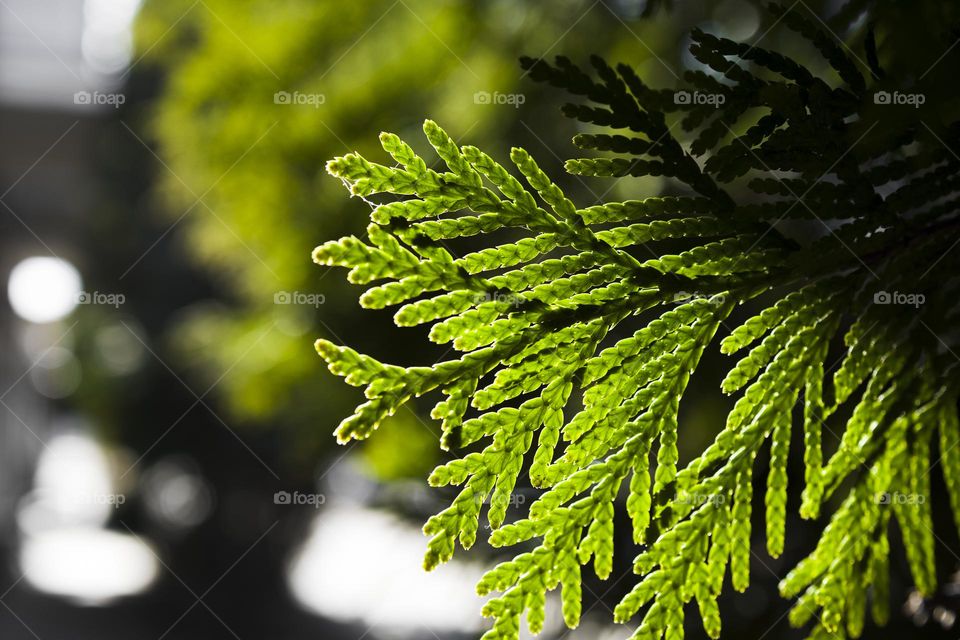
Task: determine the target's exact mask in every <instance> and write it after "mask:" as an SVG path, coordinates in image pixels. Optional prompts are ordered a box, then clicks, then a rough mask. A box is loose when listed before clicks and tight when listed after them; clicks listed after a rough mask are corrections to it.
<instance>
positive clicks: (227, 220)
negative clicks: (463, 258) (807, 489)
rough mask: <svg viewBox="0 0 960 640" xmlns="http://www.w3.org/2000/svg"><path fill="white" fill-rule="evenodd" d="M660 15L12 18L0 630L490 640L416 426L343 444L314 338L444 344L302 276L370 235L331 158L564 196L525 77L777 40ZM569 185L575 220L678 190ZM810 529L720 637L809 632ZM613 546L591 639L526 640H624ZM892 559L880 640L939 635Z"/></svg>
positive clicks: (209, 12) (262, 11)
mask: <svg viewBox="0 0 960 640" xmlns="http://www.w3.org/2000/svg"><path fill="white" fill-rule="evenodd" d="M652 1H653V0H651V2H652ZM658 4H663V3H658ZM673 5H674V6H672V7H669V8H667V7H657V6H649V7H648V6H647V3H646V2H642V1H640V0H593V1H590V0H555V1H553V2H550V3H544V2H536V1H535V0H482V1H481V0H473V1H467V0H460V1H454V0H443V1H441V0H365V1H364V2H340V1H335V0H232V1H227V0H0V140H2V141H3V145H2V148H0V205H2V206H0V244H2V250H0V277H2V278H3V280H4V281H5V282H6V286H5V287H3V291H4V292H5V293H4V295H5V302H4V303H3V304H2V308H0V349H2V357H0V605H2V606H0V637H3V638H38V639H41V640H55V639H61V638H62V639H67V638H70V639H73V640H80V639H86V638H98V639H100V640H104V639H108V638H132V637H136V638H144V639H147V640H152V639H156V640H161V639H163V638H170V639H174V638H184V639H186V638H203V639H204V640H212V639H216V638H243V639H244V640H246V639H247V638H271V639H280V638H289V639H299V638H318V637H321V638H334V639H335V638H343V639H348V640H362V639H363V638H426V639H428V640H429V639H431V638H434V639H436V640H446V639H447V638H476V637H479V635H480V634H481V633H482V630H483V629H484V628H485V623H484V620H483V619H482V618H481V617H480V615H479V611H480V608H481V605H482V601H481V599H480V598H478V597H477V596H475V594H474V591H473V585H474V583H475V582H476V580H477V579H478V578H479V576H480V575H481V574H482V572H483V571H484V569H485V568H486V567H489V566H490V565H491V564H492V563H494V562H496V556H495V554H494V552H493V550H491V549H489V548H484V545H482V544H479V545H478V548H477V549H475V550H474V551H473V552H471V553H470V554H460V557H459V559H458V560H455V561H454V562H452V563H450V564H448V565H446V566H444V567H441V568H440V569H438V570H437V571H436V572H434V573H432V574H425V573H423V572H422V570H421V558H422V554H423V551H424V549H425V542H426V539H425V538H424V537H423V536H422V535H421V534H420V532H419V527H420V525H421V524H422V522H423V521H424V519H425V518H426V517H427V516H429V515H430V514H432V513H435V512H437V511H439V510H440V509H442V508H443V507H444V506H445V504H446V503H447V502H448V501H449V499H450V497H451V495H450V494H449V493H445V492H443V491H440V490H430V489H428V488H427V487H426V483H425V477H426V475H427V474H428V472H429V470H430V469H431V468H432V467H433V466H435V464H436V463H437V462H438V461H439V460H440V457H439V456H440V451H439V449H438V447H437V438H438V435H439V433H438V429H437V426H436V425H435V424H433V423H432V421H431V420H430V419H429V418H428V417H427V414H428V412H429V405H427V404H423V405H411V406H410V407H409V410H407V411H405V412H403V413H401V414H399V415H397V416H395V417H394V418H392V420H391V421H390V422H389V423H388V424H385V425H384V426H383V427H381V429H380V430H379V431H378V433H377V434H376V436H375V437H374V438H372V439H371V440H369V441H368V442H367V443H366V444H364V445H361V446H355V445H351V446H349V447H346V448H343V447H338V446H337V445H336V444H335V442H334V439H333V437H332V435H331V433H332V431H333V429H334V428H335V426H336V425H337V423H338V422H339V421H340V420H341V419H342V418H343V417H344V416H346V415H348V414H349V413H350V411H351V410H352V409H353V407H354V406H355V405H356V404H357V401H358V399H359V393H357V392H356V390H354V389H350V388H348V387H346V386H345V385H343V384H342V383H341V382H340V381H338V380H334V379H333V378H332V377H331V376H329V375H328V374H327V373H326V371H325V368H324V367H323V366H322V362H321V360H320V359H319V358H318V357H317V356H316V355H315V353H314V351H313V348H312V344H313V341H314V339H316V338H317V337H320V336H323V337H327V338H330V339H332V340H334V341H335V342H345V343H349V344H351V345H352V346H354V347H355V348H358V349H359V350H361V351H364V352H368V353H373V354H375V355H377V356H378V357H381V358H383V359H385V360H387V361H390V362H396V363H400V364H414V363H416V364H431V363H433V362H435V361H436V360H437V359H439V358H440V357H441V356H442V355H443V352H442V350H439V349H436V350H435V348H436V345H432V344H430V343H429V342H427V341H426V340H425V339H424V336H423V335H421V334H419V333H418V332H417V331H416V330H409V329H407V330H403V331H399V330H397V329H395V328H393V326H392V322H391V320H390V318H391V314H390V313H378V312H361V310H360V307H359V305H358V304H357V302H356V299H357V295H358V291H357V289H356V288H355V287H351V286H349V285H347V284H346V283H345V280H344V277H343V274H341V273H335V274H333V275H329V274H328V272H327V270H325V269H321V268H319V267H317V266H315V265H314V264H313V263H312V262H311V260H310V252H311V250H312V249H313V248H314V247H315V246H316V245H318V244H320V243H321V242H323V241H325V240H327V239H331V238H335V237H339V236H341V235H344V234H348V233H362V231H363V228H364V227H365V226H366V221H367V217H368V213H369V211H368V208H367V207H366V205H365V204H364V203H362V202H359V201H357V200H355V199H353V200H352V199H350V198H349V197H348V194H347V192H346V191H345V190H344V189H343V187H342V185H341V184H339V183H338V182H337V181H336V180H334V179H332V178H330V177H329V176H327V175H326V174H325V172H324V170H323V166H324V163H325V162H326V161H327V160H328V159H330V158H332V157H334V156H336V155H342V154H343V153H346V152H349V151H354V150H357V151H360V152H362V153H364V154H370V155H372V156H374V157H379V155H380V151H379V148H378V144H377V133H378V132H379V131H381V130H388V131H392V132H395V133H398V134H400V135H401V136H403V137H405V138H406V139H407V140H409V141H410V142H411V143H412V144H413V145H414V147H415V148H417V149H418V150H420V151H424V148H425V146H426V145H425V141H424V140H423V139H422V134H420V133H419V127H420V125H421V123H422V121H423V119H424V118H425V117H430V118H432V119H434V120H437V121H438V122H439V123H440V124H441V125H442V126H444V127H445V128H446V129H447V131H449V132H450V133H451V135H453V136H454V137H455V138H456V139H457V140H458V141H460V142H461V143H464V144H465V143H471V144H477V145H479V146H481V147H482V148H483V149H484V150H486V151H488V152H489V153H490V154H491V155H492V156H493V157H495V158H500V159H503V158H505V157H506V154H507V151H508V150H509V148H510V147H511V146H514V145H520V146H524V147H526V148H527V149H528V150H530V151H531V152H532V153H533V154H534V155H535V156H536V157H537V158H538V160H539V161H540V162H541V164H542V165H543V166H544V167H545V169H547V171H548V172H550V173H551V174H553V175H555V176H558V177H560V176H561V175H562V174H561V173H560V170H561V167H562V160H563V159H565V158H567V157H571V156H573V155H574V150H573V147H572V145H571V144H570V142H569V140H570V138H571V136H572V135H573V134H574V133H575V132H576V131H575V128H574V125H573V124H572V123H571V122H569V121H567V120H565V119H564V118H563V117H562V116H561V115H560V113H559V109H558V107H559V105H560V104H561V103H562V102H563V101H564V100H565V97H564V96H561V95H558V94H557V92H555V91H552V90H550V89H549V88H546V87H542V86H539V85H534V84H533V83H531V82H530V81H529V80H528V79H526V78H525V77H524V74H523V72H522V71H521V70H520V68H519V65H518V64H517V58H518V57H519V56H520V55H533V56H553V55H557V54H563V55H567V56H569V57H571V58H573V59H574V60H578V61H585V60H586V58H587V56H588V55H589V54H593V53H597V54H601V55H603V56H604V57H606V58H607V59H608V60H610V61H625V62H629V63H630V64H632V65H634V66H635V68H636V69H637V70H638V72H639V73H640V75H641V76H642V77H643V78H644V79H645V80H647V81H648V82H649V83H650V84H652V85H655V86H667V87H671V86H676V85H677V84H678V83H679V76H680V75H681V69H682V67H683V65H684V64H690V63H691V60H690V58H689V55H688V54H686V44H687V42H688V40H687V36H686V33H687V32H688V31H689V29H690V28H692V27H694V26H700V27H704V28H707V29H708V30H712V31H713V32H714V33H718V34H721V35H724V36H727V37H730V38H734V39H739V40H744V41H747V42H757V41H759V40H760V39H761V38H762V39H763V44H764V46H768V47H771V48H777V47H778V45H779V44H783V45H784V46H787V45H788V44H789V43H788V42H785V41H782V39H783V38H784V37H785V36H784V35H783V34H781V33H780V32H779V31H778V30H776V29H771V27H772V26H773V24H772V20H771V18H770V16H769V15H768V14H767V13H765V12H764V11H763V10H762V9H760V8H759V4H758V3H753V2H750V1H747V0H727V1H724V2H707V3H702V2H697V3H692V2H691V3H673ZM810 5H811V6H812V7H814V8H815V10H816V11H818V12H820V11H822V12H824V13H825V14H829V13H830V11H831V10H833V9H832V7H831V3H810ZM647 11H649V12H651V13H652V14H653V15H652V16H650V17H644V15H643V14H644V13H645V12H647ZM424 152H425V151H424ZM563 186H564V187H565V188H566V189H568V190H569V192H570V193H571V194H572V195H573V197H574V199H575V201H576V202H577V203H578V204H580V205H583V206H586V205H589V204H593V203H596V202H599V201H600V200H602V199H607V200H609V199H620V198H626V197H638V196H648V195H657V194H658V193H660V192H661V191H662V189H663V188H664V185H662V184H660V183H659V181H658V180H656V179H635V180H629V181H617V182H615V183H605V182H603V181H596V180H595V181H592V182H582V181H580V180H578V179H577V178H573V177H570V176H567V177H566V180H565V182H564V183H563ZM704 365H705V367H706V368H707V370H708V374H707V376H706V379H705V381H703V382H702V385H703V387H704V388H705V389H706V388H709V389H710V390H711V391H710V392H709V393H706V392H704V393H703V394H697V395H696V396H695V399H694V401H693V402H692V403H691V404H690V406H689V407H687V408H685V421H684V430H685V431H684V438H683V439H682V441H681V446H682V447H683V450H682V452H681V453H682V455H683V454H685V456H686V457H687V459H689V457H691V456H692V455H693V453H694V452H697V451H699V450H700V449H701V448H702V447H703V446H704V445H705V443H707V442H708V441H709V440H710V439H711V438H712V436H713V434H714V433H715V432H716V430H717V428H718V426H719V425H718V423H719V421H720V420H722V417H723V415H724V412H725V411H726V409H727V406H728V405H727V404H726V403H724V402H722V401H720V400H718V399H717V394H716V393H715V392H713V389H715V388H716V383H717V381H718V380H719V376H720V373H721V367H722V366H725V365H726V363H724V362H721V361H720V360H719V358H715V357H714V358H713V359H710V358H707V359H705V362H704ZM711 372H713V373H711ZM711 376H712V378H711ZM694 391H695V392H696V389H695V390H694ZM757 475H758V476H759V475H760V474H757ZM521 497H522V495H521ZM794 497H795V496H794ZM792 499H793V498H792ZM517 506H518V510H517V511H518V513H519V512H520V511H521V510H522V509H523V507H522V505H517ZM819 526H820V524H818V523H806V522H801V521H797V522H795V523H791V526H790V535H789V536H788V544H789V545H791V546H790V547H789V548H788V550H787V553H785V554H784V556H783V557H782V558H781V559H779V560H773V559H771V558H769V557H768V556H767V555H766V553H765V552H764V551H763V547H762V539H761V540H758V543H757V553H756V554H755V556H754V566H753V568H752V574H753V585H752V586H751V588H750V589H749V590H748V592H747V594H746V595H742V596H728V597H726V598H725V600H724V601H722V609H723V614H724V634H725V636H724V637H739V638H754V639H760V638H763V637H767V636H768V635H769V637H802V636H801V635H800V634H798V633H797V632H794V631H791V630H790V629H789V627H788V625H787V622H786V620H785V618H784V614H785V613H786V611H787V603H784V602H783V601H781V600H780V599H779V597H778V596H777V594H776V583H777V582H778V580H779V578H781V577H782V576H783V574H784V573H785V571H786V570H787V569H788V568H789V567H790V566H792V563H794V562H796V560H797V559H799V558H800V557H802V556H803V554H805V553H806V552H808V551H809V550H810V549H811V548H812V545H813V544H814V542H815V540H816V535H817V532H818V530H819ZM757 530H758V531H759V532H760V534H761V535H762V527H758V528H757ZM948 540H949V542H948V543H947V544H948V546H949V545H952V546H953V547H954V548H956V544H955V537H952V538H949V539H948ZM621 542H622V543H623V544H622V546H623V551H622V552H621V553H620V554H619V558H618V561H619V564H618V568H617V570H615V572H614V579H611V580H610V581H609V582H600V581H598V580H596V579H595V578H593V577H592V576H589V577H588V578H587V583H586V586H585V590H584V594H585V604H584V610H585V611H587V612H588V613H587V614H586V615H585V617H584V621H583V623H582V624H581V627H580V628H579V629H578V630H576V631H574V632H567V631H566V630H565V629H563V628H562V623H561V622H560V620H559V618H558V615H557V613H558V612H557V607H556V606H553V607H552V608H553V614H552V617H550V618H549V620H548V624H547V629H546V631H545V632H544V636H543V637H547V638H560V637H567V638H591V639H593V640H596V639H600V640H608V639H609V640H612V639H613V638H625V637H627V636H629V634H630V633H631V629H632V628H630V627H628V628H624V627H614V626H613V625H612V623H611V618H612V615H611V612H610V611H611V608H612V607H613V605H614V604H615V603H616V602H617V600H618V599H619V598H620V597H621V596H622V595H623V594H624V593H625V592H626V591H628V590H629V589H630V588H631V586H632V584H633V580H632V578H631V577H630V572H629V565H630V559H631V558H632V557H633V555H634V551H633V550H632V548H631V546H630V545H629V544H628V537H626V536H624V537H622V540H621ZM947 558H948V561H952V559H951V558H950V557H949V556H947ZM893 565H894V566H893V570H894V574H895V575H894V581H893V594H892V597H893V599H894V600H893V608H894V611H895V614H894V617H893V618H894V619H893V620H892V622H891V626H890V627H889V628H888V629H887V630H886V631H878V630H876V629H874V628H868V633H867V635H868V636H869V637H887V634H891V633H897V632H903V633H908V634H913V635H914V636H917V637H919V636H920V635H924V636H928V637H931V638H936V637H955V632H954V634H952V635H951V633H950V632H949V631H948V630H949V629H950V628H951V627H952V626H953V621H954V619H955V616H954V614H953V613H952V610H951V609H950V608H948V607H945V606H941V605H937V604H936V603H918V602H916V601H915V599H914V600H913V601H911V596H910V592H911V590H910V580H909V577H908V574H907V571H906V562H905V560H904V559H903V558H902V554H901V556H894V562H893ZM955 569H956V566H955V565H953V564H947V565H945V566H944V567H943V570H944V571H945V572H947V573H944V574H943V575H948V574H949V573H950V572H953V571H954V570H955ZM585 575H587V574H585ZM951 593H953V592H945V595H944V598H945V599H949V597H951ZM955 595H956V593H953V596H955ZM945 601H946V600H945ZM935 605H936V606H935ZM938 606H939V608H937V607H938ZM548 611H549V610H548ZM951 616H954V617H951ZM689 618H690V621H691V625H690V628H689V629H688V632H689V634H690V637H703V632H702V630H701V629H700V627H699V623H698V622H697V620H696V616H695V615H692V616H690V617H689Z"/></svg>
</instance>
